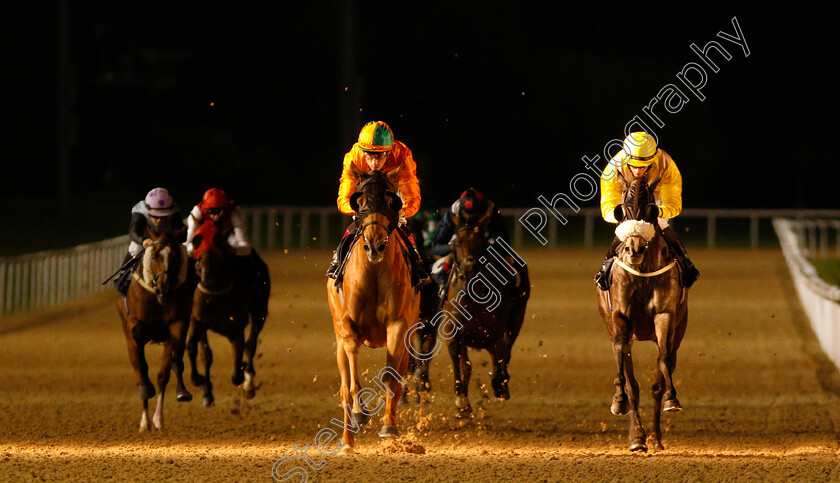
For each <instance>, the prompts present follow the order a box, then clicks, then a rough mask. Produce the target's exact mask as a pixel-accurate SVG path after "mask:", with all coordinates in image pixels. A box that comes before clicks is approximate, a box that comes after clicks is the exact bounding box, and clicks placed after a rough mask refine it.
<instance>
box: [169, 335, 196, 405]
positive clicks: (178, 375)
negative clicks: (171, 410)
mask: <svg viewBox="0 0 840 483" xmlns="http://www.w3.org/2000/svg"><path fill="white" fill-rule="evenodd" d="M186 336H187V329H186V323H184V322H175V323H173V324H171V325H170V326H169V340H170V341H171V343H172V359H173V360H172V370H173V371H174V372H175V399H176V400H177V401H178V402H189V401H192V394H190V392H189V391H187V387H186V386H185V385H184V349H185V345H186V340H185V339H186Z"/></svg>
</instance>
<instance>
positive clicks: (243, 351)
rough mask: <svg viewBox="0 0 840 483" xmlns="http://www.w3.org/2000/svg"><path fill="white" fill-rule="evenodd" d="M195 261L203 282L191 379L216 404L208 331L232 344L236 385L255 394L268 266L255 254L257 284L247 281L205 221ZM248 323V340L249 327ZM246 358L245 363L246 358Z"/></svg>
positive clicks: (192, 337)
mask: <svg viewBox="0 0 840 483" xmlns="http://www.w3.org/2000/svg"><path fill="white" fill-rule="evenodd" d="M193 243H194V246H196V247H197V248H195V250H194V251H193V256H195V257H196V264H195V268H196V273H197V274H198V278H199V282H198V286H197V287H196V289H195V294H194V297H193V305H192V317H191V319H190V333H189V338H188V340H187V349H188V352H189V357H190V365H191V366H192V372H191V376H192V381H193V384H195V385H196V386H203V388H204V396H203V397H202V400H201V402H202V404H203V405H204V406H205V407H209V406H212V405H213V402H214V398H213V385H212V383H211V382H210V366H211V364H212V363H213V351H212V350H211V349H210V345H209V344H208V343H207V331H208V330H212V331H213V332H216V333H217V334H220V335H222V336H224V337H225V338H227V339H228V340H229V341H230V344H231V348H232V350H233V374H232V375H231V378H230V379H231V382H232V383H233V385H234V386H238V385H240V384H242V390H243V392H244V394H245V397H246V398H249V399H250V398H252V397H254V395H255V392H256V388H255V386H254V375H255V373H256V371H255V370H254V354H256V351H257V339H258V338H259V335H260V331H262V329H263V326H264V325H265V319H266V316H267V314H268V298H269V295H270V292H271V280H270V278H269V274H268V267H267V266H266V265H265V263H264V262H263V261H262V259H260V257H259V256H258V255H257V253H256V252H255V251H253V250H252V251H251V254H250V256H251V257H253V263H254V266H255V267H256V269H257V270H256V272H257V273H256V280H251V281H249V279H248V277H249V276H248V275H247V274H246V273H245V267H243V263H242V261H240V260H237V257H236V256H235V255H234V253H233V250H232V249H231V248H230V246H229V245H228V244H227V241H226V240H225V239H224V237H222V236H221V235H220V234H219V233H218V229H217V228H216V225H215V224H214V223H213V222H212V221H211V220H207V221H205V222H204V224H202V226H201V227H199V228H198V230H196V233H195V236H194V238H193ZM249 324H250V327H251V328H250V331H249V333H248V339H247V340H246V339H245V328H246V327H247V326H248V325H249ZM199 346H200V349H201V355H202V359H203V360H204V374H203V375H202V374H199V372H198V364H197V362H196V356H197V354H198V350H199ZM243 358H244V359H243Z"/></svg>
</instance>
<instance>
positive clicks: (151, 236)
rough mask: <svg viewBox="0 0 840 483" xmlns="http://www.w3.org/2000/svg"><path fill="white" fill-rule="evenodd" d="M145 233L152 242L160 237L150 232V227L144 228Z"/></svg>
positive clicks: (152, 231)
mask: <svg viewBox="0 0 840 483" xmlns="http://www.w3.org/2000/svg"><path fill="white" fill-rule="evenodd" d="M146 233H148V234H149V238H151V239H152V240H157V239H158V238H160V236H161V235H158V234H157V233H155V231H154V230H152V227H151V226H147V227H146Z"/></svg>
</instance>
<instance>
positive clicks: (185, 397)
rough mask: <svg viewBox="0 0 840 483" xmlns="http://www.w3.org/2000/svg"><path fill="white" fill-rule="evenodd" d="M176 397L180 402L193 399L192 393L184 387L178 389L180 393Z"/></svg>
mask: <svg viewBox="0 0 840 483" xmlns="http://www.w3.org/2000/svg"><path fill="white" fill-rule="evenodd" d="M175 399H177V400H178V402H190V401H192V394H190V392H189V391H187V390H186V389H184V390H183V391H178V395H176V396H175Z"/></svg>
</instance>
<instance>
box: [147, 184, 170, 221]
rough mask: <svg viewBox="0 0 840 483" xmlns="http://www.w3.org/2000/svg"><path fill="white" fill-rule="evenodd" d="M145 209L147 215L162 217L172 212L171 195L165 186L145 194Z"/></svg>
mask: <svg viewBox="0 0 840 483" xmlns="http://www.w3.org/2000/svg"><path fill="white" fill-rule="evenodd" d="M146 210H147V211H148V212H149V215H151V216H156V217H164V216H169V215H171V214H172V195H170V194H169V191H168V190H167V189H166V188H155V189H153V190H152V191H149V194H147V195H146Z"/></svg>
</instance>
